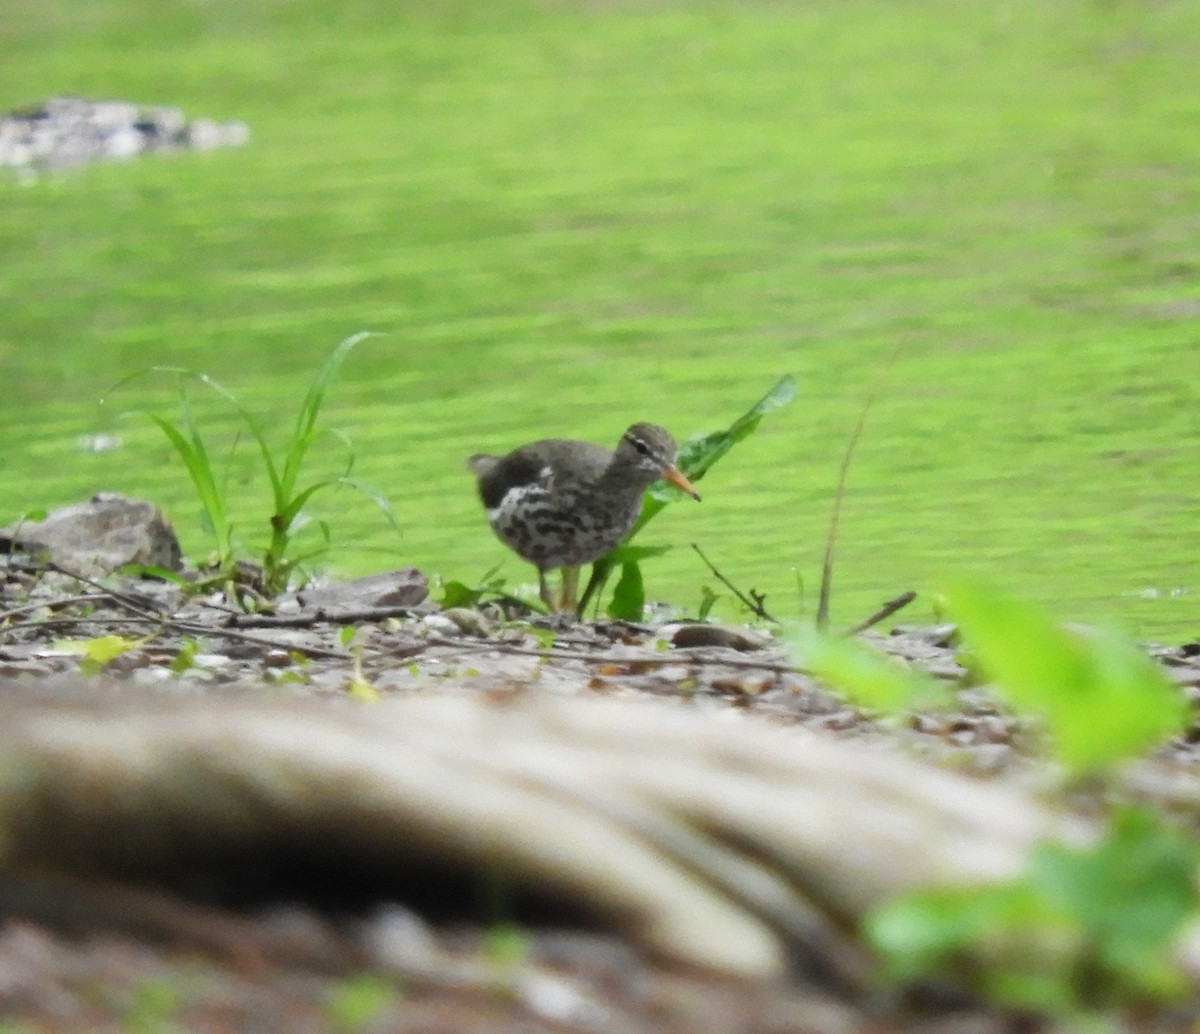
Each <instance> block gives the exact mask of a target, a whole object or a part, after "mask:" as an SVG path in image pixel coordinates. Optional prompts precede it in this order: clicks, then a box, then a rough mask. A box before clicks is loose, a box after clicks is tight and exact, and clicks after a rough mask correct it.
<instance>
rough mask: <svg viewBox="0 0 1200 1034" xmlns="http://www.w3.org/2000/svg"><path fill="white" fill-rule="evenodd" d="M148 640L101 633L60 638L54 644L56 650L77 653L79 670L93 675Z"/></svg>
mask: <svg viewBox="0 0 1200 1034" xmlns="http://www.w3.org/2000/svg"><path fill="white" fill-rule="evenodd" d="M147 641H148V640H147V639H145V638H137V639H135V638H131V637H128V636H121V635H102V636H97V637H96V638H95V639H60V640H58V641H57V642H56V643H55V644H54V648H55V649H56V650H61V651H63V652H64V653H73V654H78V655H79V657H80V658H81V660H80V662H79V671H80V673H81V674H84V675H95V674H96V673H98V672H100V671H103V670H104V668H105V666H106V665H107V664H108V663H109V662H110V661H112V660H114V659H115V658H117V657H120V656H121V654H123V653H128V652H129V651H130V650H136V649H137V648H138V647H139V646H142V645H144V644H145V643H146V642H147Z"/></svg>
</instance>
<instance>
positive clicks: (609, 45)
mask: <svg viewBox="0 0 1200 1034" xmlns="http://www.w3.org/2000/svg"><path fill="white" fill-rule="evenodd" d="M1197 69H1200V7H1198V6H1197V5H1195V4H1193V3H1190V2H1187V0H1161V2H1155V3H1148V2H1147V3H1143V2H1135V0H1104V2H1101V0H1094V2H1073V0H1064V2H1055V3H1046V2H1044V0H1037V2H1034V0H1012V2H1006V3H997V2H982V0H956V2H949V0H945V2H942V0H912V2H906V3H903V4H898V3H896V2H894V0H842V2H837V3H834V2H820V0H812V2H798V3H782V2H773V0H749V2H745V3H739V4H736V5H735V4H716V3H711V4H697V3H682V2H668V0H663V2H656V3H649V4H648V3H642V2H639V3H630V2H624V3H623V2H602V3H582V2H578V3H568V2H562V0H544V2H538V3H534V2H525V0H517V2H514V3H505V4H478V3H473V2H455V0H446V2H428V0H411V2H408V3H405V4H402V5H398V4H394V3H391V2H383V0H343V2H340V3H332V2H327V0H318V2H310V3H305V4H280V3H277V2H275V0H207V2H204V3H195V2H191V3H174V2H173V3H162V2H156V0H155V2H152V0H44V2H41V3H39V4H36V5H35V4H8V5H6V6H5V10H4V12H3V29H2V30H0V108H6V109H7V108H12V107H16V106H18V105H21V104H24V103H28V102H32V101H36V100H39V99H41V98H44V97H46V96H50V95H53V94H56V93H66V92H73V93H78V94H82V95H84V96H88V97H93V98H121V99H128V100H136V101H139V102H145V103H167V104H174V105H178V106H180V107H181V108H183V109H184V110H185V111H186V112H187V113H188V114H189V115H193V116H211V117H215V118H220V119H234V118H236V119H242V120H244V121H246V122H247V123H248V124H249V126H250V129H251V133H252V138H251V141H250V143H249V145H247V146H246V147H243V148H240V149H236V150H227V151H216V152H211V153H206V154H194V155H178V156H174V157H147V158H143V159H140V160H137V161H134V162H129V163H122V164H114V165H105V166H94V167H89V168H86V169H81V170H76V171H74V172H72V173H69V174H63V175H60V176H54V177H49V178H41V179H38V180H36V181H34V182H24V181H22V180H20V179H19V178H18V177H16V176H12V175H0V207H2V210H3V215H2V217H0V259H2V262H3V266H2V275H0V434H2V435H3V440H4V442H5V444H6V448H5V449H4V451H3V454H2V458H0V521H4V520H9V519H11V518H15V517H16V516H18V515H19V514H21V513H23V512H24V511H26V510H29V509H33V508H38V507H49V506H53V505H58V504H62V503H66V502H70V501H75V500H77V499H79V498H81V497H84V496H86V495H88V494H89V493H92V492H94V491H97V490H104V489H107V490H118V491H123V492H128V493H132V494H137V495H141V496H146V497H148V498H152V499H154V500H156V501H157V502H159V503H160V504H161V505H162V506H163V507H164V508H165V509H166V510H167V511H168V513H169V515H170V516H171V518H172V519H173V521H174V523H175V525H176V528H177V530H178V532H179V534H180V536H181V538H182V539H183V542H184V546H185V549H186V550H188V551H189V552H190V553H191V554H192V555H194V556H197V557H199V556H202V555H203V553H204V551H205V550H206V549H207V548H208V541H207V539H206V538H205V536H204V534H203V532H202V529H201V526H200V523H199V519H198V516H197V507H196V504H195V502H194V500H193V499H192V497H191V495H190V490H189V488H188V485H187V482H186V479H185V478H184V476H183V473H182V471H181V470H180V468H179V466H178V464H177V463H176V462H175V461H174V460H173V459H172V457H171V455H170V453H169V452H168V450H167V448H166V445H165V442H164V441H163V440H161V436H159V435H158V432H157V431H155V430H154V429H153V428H152V427H151V426H150V425H149V423H148V421H146V420H145V419H144V417H141V418H139V417H137V416H132V417H130V416H126V415H124V414H125V413H126V412H127V411H130V410H136V409H138V408H139V407H151V408H155V409H159V410H162V411H163V412H165V413H175V412H177V411H176V410H175V408H174V407H175V403H174V397H173V394H172V387H171V384H170V382H169V380H167V379H165V378H159V379H149V380H144V381H139V382H136V383H134V384H132V385H128V386H126V387H125V388H123V389H122V390H121V391H120V392H118V393H117V394H116V396H115V397H113V398H111V399H110V400H109V401H108V402H106V403H105V404H104V405H101V403H100V399H101V398H102V397H103V396H104V395H105V394H106V392H107V391H108V389H109V388H110V387H111V386H112V385H113V384H114V383H115V382H117V381H118V380H120V379H121V378H123V377H124V376H126V375H128V374H130V373H133V372H135V371H137V370H141V369H144V368H146V367H149V366H152V365H154V364H168V365H178V366H186V367H190V368H193V369H197V370H203V371H205V372H208V373H210V374H212V375H213V376H214V377H216V378H218V379H219V380H221V381H222V382H224V383H226V384H227V385H228V386H229V387H230V388H231V389H233V390H234V391H236V392H237V393H238V395H239V397H240V398H241V399H242V401H243V402H244V403H245V404H246V405H247V406H249V407H250V408H252V409H253V410H255V411H256V412H258V413H260V414H262V416H263V419H264V420H265V421H266V422H267V423H268V425H269V426H271V427H272V428H275V429H277V430H278V432H279V434H280V438H281V440H282V438H283V437H284V436H285V434H286V431H287V428H288V424H289V422H290V420H291V419H292V416H293V414H294V411H295V409H296V407H297V406H298V404H299V401H300V397H301V396H302V394H303V392H304V390H305V388H306V386H307V384H308V381H309V379H310V378H311V376H312V374H313V371H314V370H315V368H316V366H317V364H318V363H319V362H320V360H321V359H322V358H323V357H324V355H326V354H327V353H328V351H329V350H330V349H331V348H332V347H333V346H334V345H335V344H336V343H337V342H338V341H339V340H341V339H342V338H344V337H346V336H347V335H349V334H351V333H353V332H355V331H358V330H362V329H370V330H375V331H378V332H379V336H377V337H374V338H372V339H370V340H369V341H368V342H366V343H365V344H363V345H362V346H360V347H359V349H358V351H357V352H356V353H355V354H354V355H353V357H352V359H351V360H350V362H349V363H348V364H347V366H346V367H345V370H344V372H343V375H342V377H341V379H340V380H339V381H338V383H337V384H336V385H335V388H334V390H333V392H332V393H331V395H330V397H329V400H328V403H327V408H326V411H325V415H324V419H325V423H326V424H327V426H329V427H330V428H334V429H337V430H339V431H342V432H345V433H346V434H348V435H349V436H350V437H351V438H352V440H353V442H354V446H355V452H356V456H357V461H356V466H355V474H356V475H358V476H359V477H361V478H363V479H364V480H366V481H369V482H371V483H373V484H374V485H375V486H376V487H378V488H379V489H380V490H381V491H383V492H384V493H385V494H386V495H387V496H388V497H389V498H390V499H391V500H392V503H393V505H394V506H395V509H396V512H397V514H398V517H399V520H400V522H401V524H402V534H401V535H400V536H397V535H396V534H395V533H393V532H391V531H390V530H389V529H388V527H387V525H386V524H385V523H384V522H383V521H381V520H380V519H379V517H378V515H377V514H376V513H375V512H374V511H373V510H372V508H371V507H370V505H369V504H368V503H366V502H365V501H363V500H362V499H361V498H359V497H357V496H355V495H353V494H352V493H341V494H338V495H329V496H326V497H324V498H323V499H322V498H321V497H318V498H317V499H316V500H315V502H314V505H313V507H312V508H311V509H312V512H313V515H314V516H315V517H320V518H323V519H325V520H327V521H329V522H330V524H331V527H332V530H333V533H334V537H335V549H334V551H333V552H332V553H331V554H330V556H329V558H328V564H329V566H331V567H332V569H333V570H334V571H336V572H338V573H341V574H354V573H363V572H368V571H372V570H379V569H382V568H385V567H391V566H397V565H407V564H415V565H417V566H419V567H421V568H422V569H424V570H425V571H427V572H429V573H430V574H438V575H441V576H444V577H446V578H457V579H461V580H464V581H472V580H474V579H477V578H478V577H480V576H481V575H482V574H483V573H484V572H485V571H486V570H487V569H488V568H490V567H492V566H493V565H494V564H496V563H499V562H501V561H503V562H504V568H503V570H504V573H505V574H506V575H507V576H509V578H510V579H511V580H513V581H514V582H520V581H527V580H528V579H529V576H530V573H531V572H530V571H529V569H528V568H526V567H525V565H523V564H522V563H520V562H519V561H518V560H516V558H514V557H511V556H508V555H506V554H505V552H504V550H503V548H502V547H501V546H500V545H499V543H497V542H496V541H495V540H494V539H493V537H492V536H491V533H490V531H489V530H488V528H487V526H486V524H485V522H484V520H483V517H482V513H481V511H480V508H479V506H478V503H477V501H476V499H475V497H474V494H473V488H472V485H471V481H470V478H469V476H468V474H467V473H466V471H465V468H464V466H463V460H464V458H465V457H466V456H467V455H469V454H470V453H472V452H476V451H481V450H483V451H502V450H504V449H507V448H509V447H511V446H513V445H516V444H519V443H521V442H523V441H527V440H530V439H532V438H536V437H542V436H550V435H565V436H574V437H582V438H589V439H592V440H595V441H600V442H609V443H615V441H616V439H617V437H618V436H619V435H620V433H621V431H622V430H623V429H624V428H625V427H626V426H627V425H628V424H630V423H632V422H634V421H636V420H643V419H649V420H654V421H656V422H660V423H663V424H665V425H666V426H668V427H669V428H670V429H671V430H672V431H673V432H674V433H675V434H676V435H677V436H679V437H683V436H686V435H688V434H691V433H694V432H697V431H703V430H709V429H712V428H714V427H717V426H722V425H724V424H725V423H727V422H728V421H730V420H731V419H733V418H734V417H736V416H737V415H738V414H739V413H741V412H742V410H743V409H744V408H745V407H746V406H747V405H748V404H749V403H751V402H752V401H754V399H756V398H757V397H758V396H759V395H761V394H762V392H764V391H765V390H766V389H767V388H768V387H769V386H770V385H771V384H772V383H774V381H775V380H776V379H777V378H778V377H779V376H780V375H781V374H783V373H789V372H790V373H793V374H795V376H796V378H797V381H798V386H799V393H798V398H797V400H796V402H795V403H793V404H792V405H791V406H790V407H788V408H786V409H784V410H782V411H780V412H778V413H776V414H773V415H772V416H771V417H770V418H768V420H767V421H766V422H764V424H763V425H762V428H761V431H760V433H759V435H757V436H756V437H754V438H752V439H750V440H749V441H747V442H746V443H745V444H743V445H742V446H740V447H739V450H738V451H737V452H736V453H734V454H732V455H731V456H730V457H728V458H727V459H726V460H725V461H724V462H723V463H722V464H721V465H720V466H718V467H717V468H716V469H715V470H714V471H713V473H712V474H711V476H710V477H709V478H707V479H706V480H705V482H704V484H703V486H702V488H703V491H704V497H705V498H704V502H703V503H701V504H699V505H697V504H694V503H691V502H687V501H685V502H682V503H680V504H679V505H676V506H673V507H671V508H669V509H668V510H667V511H666V512H665V513H664V514H663V515H662V516H661V517H660V518H659V519H658V520H657V521H656V522H655V523H654V524H653V525H652V526H651V527H650V528H649V529H648V531H647V533H646V541H647V543H662V544H668V543H669V544H673V545H674V546H675V548H674V549H673V550H672V552H671V553H669V554H668V555H666V556H664V557H662V558H661V559H658V560H655V561H652V562H651V563H649V564H648V565H647V568H646V576H647V581H648V590H649V592H650V594H651V595H652V596H654V597H657V598H661V599H666V600H670V601H672V602H675V603H678V604H680V605H683V606H687V607H693V606H695V604H696V602H697V601H698V599H699V596H700V587H701V585H703V584H711V585H714V587H715V583H714V582H713V579H712V578H711V576H710V575H709V574H708V573H707V571H706V570H705V569H704V568H703V566H702V565H701V564H700V562H699V560H698V558H697V557H696V556H695V555H694V554H693V553H692V551H691V550H690V549H689V548H688V544H689V543H692V542H696V543H698V544H699V545H700V546H701V547H702V548H703V549H704V550H705V552H706V553H707V554H708V555H709V557H710V558H711V559H712V560H714V562H716V563H718V564H719V565H720V566H721V568H722V570H723V571H724V572H725V573H726V574H727V575H728V576H729V577H730V578H731V579H732V580H734V581H735V582H736V583H738V584H739V585H740V586H742V587H743V588H745V589H750V588H754V589H757V590H759V591H762V592H766V593H767V594H768V606H770V607H771V609H772V610H774V611H775V612H776V613H777V614H778V615H779V616H781V617H794V616H796V615H798V614H800V613H803V612H804V611H805V609H806V608H811V606H812V604H813V601H814V598H815V590H816V583H817V579H818V577H819V566H820V557H821V552H822V549H823V544H824V536H825V529H826V526H827V523H828V515H829V509H830V505H831V497H832V489H833V486H834V483H835V481H836V476H837V468H838V464H839V461H840V456H841V451H842V449H843V447H844V444H845V442H846V440H847V438H848V436H849V434H850V431H851V429H852V427H853V425H854V422H855V421H856V419H857V417H858V413H859V410H860V407H861V406H862V404H863V402H864V400H865V399H866V398H867V397H868V396H869V395H871V394H872V393H873V392H877V393H878V394H877V401H876V403H875V405H874V408H873V410H872V411H871V413H870V416H869V419H868V423H867V427H866V431H865V434H864V436H863V439H862V442H861V446H860V449H859V452H858V454H857V458H856V460H855V463H854V465H853V467H852V469H851V474H850V482H849V494H848V496H847V500H846V508H845V513H844V517H843V522H842V530H841V541H840V548H839V553H838V566H837V581H836V593H835V597H834V601H835V617H836V618H837V619H838V620H839V621H843V622H847V623H848V622H851V621H854V620H857V619H858V618H860V617H862V616H863V615H865V614H866V613H868V612H869V611H871V610H873V609H874V607H875V606H876V604H877V603H879V602H881V601H882V600H884V599H886V598H888V597H890V596H894V595H897V594H898V593H899V592H901V591H903V590H904V589H908V588H916V589H918V590H927V589H930V588H932V587H933V586H935V585H936V584H937V580H938V578H939V577H941V576H942V575H943V574H944V573H946V572H949V571H964V570H965V571H970V572H975V573H978V574H980V575H983V576H985V577H990V578H993V579H995V580H997V581H999V582H1000V583H1001V584H1003V585H1005V586H1006V587H1008V588H1010V589H1013V590H1015V591H1017V592H1020V593H1024V594H1025V595H1027V596H1029V597H1031V598H1033V599H1037V600H1041V601H1044V602H1046V603H1047V604H1049V605H1051V606H1052V607H1054V608H1055V609H1056V610H1057V611H1058V612H1059V613H1061V614H1062V615H1064V616H1066V617H1070V618H1074V619H1080V620H1097V619H1101V618H1104V617H1113V618H1116V619H1117V620H1119V621H1121V622H1123V623H1124V624H1125V625H1127V626H1128V627H1129V628H1130V629H1131V630H1132V631H1134V632H1136V633H1138V634H1141V635H1146V636H1153V637H1156V638H1159V639H1163V640H1166V641H1182V640H1183V639H1186V638H1189V637H1192V638H1194V637H1196V636H1197V635H1198V634H1200V596H1198V593H1200V557H1198V550H1197V523H1198V517H1200V477H1198V475H1197V472H1198V471H1200V408H1198V406H1197V399H1198V395H1200V387H1198V384H1200V378H1198V377H1197V369H1200V362H1198V361H1197V360H1198V354H1200V348H1198V347H1197V345H1198V342H1200V90H1198V88H1197V87H1198V83H1200V79H1198V73H1197ZM0 172H3V170H0ZM897 349H899V350H898V351H897ZM892 357H894V361H893V358H892ZM199 408H200V411H201V414H202V416H203V417H204V419H205V420H206V421H208V424H207V426H210V427H211V428H212V434H213V440H214V442H216V443H218V444H219V445H220V446H221V450H227V449H229V448H230V447H231V445H232V444H233V442H234V423H233V421H232V419H231V417H230V414H229V413H228V411H227V410H226V409H222V408H221V407H219V406H216V405H207V404H206V405H202V406H200V407H199ZM94 434H116V435H119V436H120V438H121V440H122V443H123V444H122V446H121V447H120V448H119V449H116V450H113V451H108V452H98V453H93V452H88V451H85V450H84V449H82V448H81V447H80V444H79V442H80V438H81V436H87V435H94ZM339 456H340V447H339V446H338V444H337V442H336V441H334V440H333V439H330V441H329V443H328V450H326V451H323V453H322V455H321V456H320V457H318V458H317V462H316V465H315V466H314V468H313V471H314V475H316V474H320V473H332V472H335V471H336V470H337V464H338V459H339ZM229 471H230V479H231V488H232V490H233V492H234V494H235V496H236V497H237V498H238V499H239V500H242V501H243V502H244V504H245V506H246V509H245V511H244V512H245V515H246V516H245V517H244V519H243V520H242V522H241V526H240V534H241V537H242V538H243V540H245V541H247V542H254V541H258V540H261V539H263V538H265V534H263V533H261V532H260V531H259V530H258V526H257V524H256V522H258V523H261V521H262V520H263V519H264V518H265V516H266V512H267V511H266V510H265V508H264V506H263V505H262V504H258V503H255V502H254V500H256V499H259V498H262V491H263V488H264V485H263V481H262V477H261V471H260V468H259V467H258V465H257V463H256V462H255V459H254V454H253V451H252V449H251V448H250V447H249V445H248V443H246V442H242V443H241V444H240V445H238V447H237V450H236V452H235V453H234V455H233V458H232V460H231V461H230V463H229ZM798 579H799V580H800V581H801V582H802V583H803V586H804V596H803V597H801V596H800V594H799V592H798V590H797V581H798ZM718 613H719V614H721V615H722V616H725V617H737V616H738V615H739V611H738V610H737V608H736V607H734V606H732V605H727V604H722V605H721V606H720V607H719V608H718ZM932 617H933V612H932V609H931V605H930V604H929V603H928V602H922V603H920V604H918V605H916V606H915V607H914V608H913V610H912V613H911V619H912V620H921V621H924V620H931V619H932Z"/></svg>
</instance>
